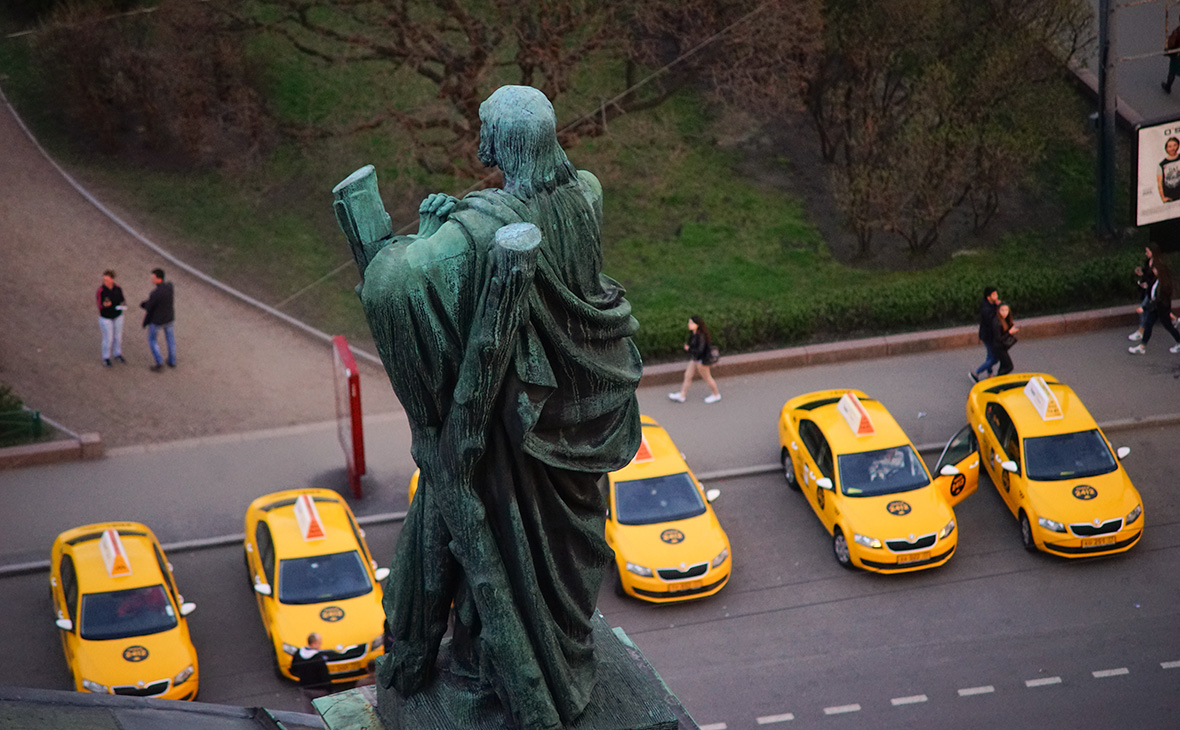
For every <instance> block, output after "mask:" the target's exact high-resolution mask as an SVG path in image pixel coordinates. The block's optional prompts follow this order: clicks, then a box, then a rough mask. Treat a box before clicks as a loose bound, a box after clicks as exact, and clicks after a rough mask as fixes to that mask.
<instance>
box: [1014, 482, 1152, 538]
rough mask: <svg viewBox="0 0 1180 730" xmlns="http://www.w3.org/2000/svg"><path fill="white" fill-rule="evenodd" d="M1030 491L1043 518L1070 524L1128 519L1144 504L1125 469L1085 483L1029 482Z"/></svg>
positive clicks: (1031, 497) (1034, 505)
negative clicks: (1120, 518)
mask: <svg viewBox="0 0 1180 730" xmlns="http://www.w3.org/2000/svg"><path fill="white" fill-rule="evenodd" d="M1028 490H1029V498H1030V501H1031V502H1032V507H1033V509H1034V510H1036V512H1037V514H1038V515H1039V516H1041V517H1048V518H1050V519H1054V520H1057V521H1059V522H1065V523H1067V524H1068V523H1074V522H1091V521H1092V520H1095V519H1097V520H1099V521H1105V520H1111V519H1115V518H1117V517H1126V515H1127V513H1128V512H1130V511H1131V510H1133V509H1135V505H1137V504H1140V502H1141V498H1140V496H1139V492H1138V490H1136V489H1135V487H1134V486H1132V485H1131V481H1130V480H1129V479H1127V477H1126V474H1125V473H1124V472H1123V471H1122V470H1121V469H1116V470H1115V471H1113V472H1111V473H1109V474H1101V475H1099V476H1095V477H1083V478H1081V479H1063V480H1061V481H1057V482H1029V486H1028Z"/></svg>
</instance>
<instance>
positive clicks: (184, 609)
mask: <svg viewBox="0 0 1180 730" xmlns="http://www.w3.org/2000/svg"><path fill="white" fill-rule="evenodd" d="M196 610H197V604H195V603H192V602H191V601H190V602H188V603H182V604H180V615H181V616H187V615H189V614H190V613H192V612H193V611H196Z"/></svg>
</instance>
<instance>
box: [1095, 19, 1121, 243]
mask: <svg viewBox="0 0 1180 730" xmlns="http://www.w3.org/2000/svg"><path fill="white" fill-rule="evenodd" d="M1113 37H1114V5H1113V3H1112V2H1111V0H1098V104H1099V107H1098V234H1099V235H1100V236H1103V237H1104V238H1111V237H1113V236H1114V233H1115V229H1114V167H1115V158H1114V155H1115V124H1116V122H1117V121H1118V112H1117V109H1116V106H1115V105H1116V101H1117V99H1118V94H1117V92H1116V91H1115V80H1114V62H1115V54H1114V49H1113V48H1112V47H1111V46H1112V39H1113Z"/></svg>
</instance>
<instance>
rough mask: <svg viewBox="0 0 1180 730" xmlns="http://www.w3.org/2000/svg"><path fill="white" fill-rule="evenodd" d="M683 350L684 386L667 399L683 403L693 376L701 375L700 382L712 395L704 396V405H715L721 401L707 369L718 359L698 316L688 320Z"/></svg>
mask: <svg viewBox="0 0 1180 730" xmlns="http://www.w3.org/2000/svg"><path fill="white" fill-rule="evenodd" d="M684 349H685V350H687V351H688V367H687V368H686V369H685V371H684V384H683V385H681V386H680V390H678V391H676V392H675V393H669V394H668V398H670V399H671V400H674V401H676V402H677V403H683V402H684V397H685V394H687V393H688V386H689V385H691V384H692V378H693V375H694V374H696V373H700V374H701V380H704V381H705V385H708V386H709V389H710V390H712V391H713V393H712V395H707V396H705V402H706V403H716V402H717V401H719V400H721V393H720V392H719V391H718V390H717V381H715V380H713V376H712V375H711V374H710V373H709V368H710V367H712V366H713V365H714V364H716V362H717V359H718V352H717V348H716V347H715V346H714V345H713V340H712V338H710V337H709V328H708V327H706V326H705V320H703V319H701V318H700V316H699V315H696V314H694V315H692V316H691V317H689V318H688V341H687V342H685V343H684Z"/></svg>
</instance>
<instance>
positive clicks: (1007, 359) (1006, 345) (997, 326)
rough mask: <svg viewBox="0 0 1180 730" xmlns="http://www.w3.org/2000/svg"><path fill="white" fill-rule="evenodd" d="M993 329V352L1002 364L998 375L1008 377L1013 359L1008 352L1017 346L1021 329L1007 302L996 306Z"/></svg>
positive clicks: (997, 372)
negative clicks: (1017, 337)
mask: <svg viewBox="0 0 1180 730" xmlns="http://www.w3.org/2000/svg"><path fill="white" fill-rule="evenodd" d="M991 329H992V352H993V353H994V354H995V357H996V361H997V362H998V363H999V364H1000V369H999V370H997V371H996V375H997V376H999V375H1007V374H1008V373H1010V372H1012V357H1011V356H1010V355H1009V354H1008V350H1011V349H1012V346H1013V345H1015V344H1016V333H1017V332H1019V331H1020V328H1019V327H1017V326H1016V325H1015V324H1014V323H1013V322H1012V308H1011V307H1009V306H1008V303H1007V302H999V303H998V304H997V305H996V316H995V317H994V318H992V321H991Z"/></svg>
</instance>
